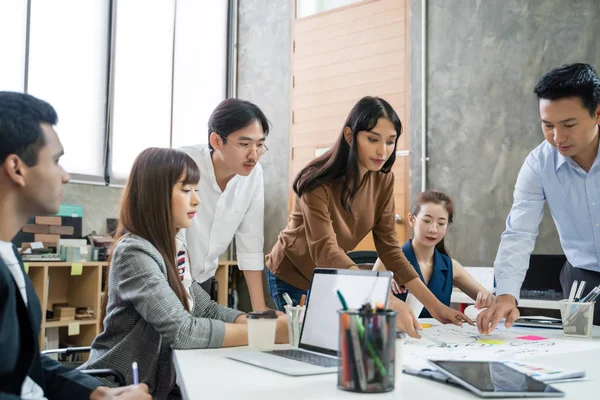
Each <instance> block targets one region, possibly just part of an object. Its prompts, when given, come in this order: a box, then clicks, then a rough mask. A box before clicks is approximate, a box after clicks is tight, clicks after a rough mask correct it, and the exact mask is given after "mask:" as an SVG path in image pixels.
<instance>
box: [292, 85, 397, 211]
mask: <svg viewBox="0 0 600 400" xmlns="http://www.w3.org/2000/svg"><path fill="white" fill-rule="evenodd" d="M379 118H386V119H388V120H389V121H390V122H391V123H392V124H394V128H395V129H396V133H397V136H396V142H395V143H394V151H393V152H392V154H391V155H390V157H389V158H388V159H387V161H386V162H385V164H383V167H382V168H381V172H383V173H386V174H387V173H388V172H390V171H391V170H392V166H393V165H394V162H395V161H396V145H397V144H398V138H399V137H400V135H401V134H402V122H400V118H399V117H398V114H396V111H394V109H393V108H392V106H391V105H390V104H389V103H388V102H387V101H385V100H384V99H382V98H380V97H371V96H366V97H363V98H362V99H360V100H359V101H358V103H356V105H355V106H354V107H353V108H352V111H350V115H348V118H347V119H346V122H345V123H344V126H343V128H342V132H341V133H340V136H339V138H338V140H337V142H336V144H335V145H334V146H333V147H332V148H331V149H329V150H328V151H327V152H326V153H325V154H323V155H322V156H320V157H318V158H316V159H314V160H313V161H311V162H310V163H309V164H308V165H307V166H306V167H304V168H303V169H302V171H300V173H299V174H298V176H296V179H294V184H293V189H294V192H296V194H297V195H298V197H301V196H302V195H303V194H304V193H308V192H310V191H311V190H313V189H315V188H316V187H318V186H320V185H323V184H325V183H329V182H332V181H334V180H336V179H342V198H341V202H342V206H343V207H344V209H346V210H347V211H348V212H352V201H353V200H354V198H355V197H356V194H357V193H358V191H359V190H360V188H361V186H362V184H363V182H364V179H363V181H362V182H361V181H360V173H359V170H358V144H357V143H358V142H357V140H356V136H357V135H358V132H360V131H370V130H371V129H373V128H374V127H375V125H377V121H378V120H379ZM346 127H348V128H350V129H351V130H352V140H351V141H350V144H348V142H347V141H346V139H345V138H344V129H345V128H346ZM368 173H369V172H367V174H368Z"/></svg>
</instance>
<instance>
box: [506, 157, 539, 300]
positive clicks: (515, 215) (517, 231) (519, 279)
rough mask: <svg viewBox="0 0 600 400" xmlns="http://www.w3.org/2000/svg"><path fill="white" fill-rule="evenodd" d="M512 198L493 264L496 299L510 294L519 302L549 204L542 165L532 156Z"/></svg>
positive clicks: (522, 171) (525, 166)
mask: <svg viewBox="0 0 600 400" xmlns="http://www.w3.org/2000/svg"><path fill="white" fill-rule="evenodd" d="M513 197H514V201H513V205H512V208H511V210H510V214H509V215H508V218H507V219H506V229H505V230H504V232H503V233H502V237H501V240H500V246H499V247H498V253H497V254H496V261H495V262H494V274H495V277H496V295H498V296H499V295H502V294H510V295H512V296H514V297H515V299H517V300H519V293H520V291H521V285H522V284H523V280H524V279H525V274H526V273H527V269H528V268H529V257H530V255H531V253H532V252H533V248H534V246H535V239H536V237H537V235H538V229H539V226H540V222H541V221H542V217H543V215H544V202H545V200H546V196H545V194H544V188H543V185H542V180H541V177H540V171H539V163H538V160H537V159H536V158H535V157H534V155H533V154H529V156H528V157H527V159H526V160H525V162H524V163H523V166H522V167H521V171H519V176H518V177H517V183H516V184H515V191H514V196H513Z"/></svg>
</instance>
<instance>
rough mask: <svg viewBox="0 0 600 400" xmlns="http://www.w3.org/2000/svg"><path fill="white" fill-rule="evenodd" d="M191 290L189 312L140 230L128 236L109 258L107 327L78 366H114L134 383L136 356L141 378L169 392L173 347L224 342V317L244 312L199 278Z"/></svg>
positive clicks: (159, 392)
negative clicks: (222, 301)
mask: <svg viewBox="0 0 600 400" xmlns="http://www.w3.org/2000/svg"><path fill="white" fill-rule="evenodd" d="M191 293H192V298H193V299H194V307H193V309H192V313H191V315H190V313H188V312H187V311H186V310H185V308H183V305H182V304H181V301H179V298H178V297H177V296H176V295H175V292H173V290H172V289H171V287H170V286H169V283H168V282H167V271H166V265H165V263H164V261H163V258H162V256H161V255H160V253H159V252H158V250H157V249H156V248H155V247H154V246H153V245H152V244H151V243H150V242H148V241H147V240H145V239H143V238H141V237H139V236H135V235H131V234H130V235H127V236H126V237H124V238H123V239H122V240H121V241H120V242H119V243H118V244H117V246H116V248H115V251H114V255H113V259H112V262H111V264H110V270H109V279H108V305H107V308H106V317H105V318H104V332H102V333H101V334H100V335H99V336H98V337H97V338H96V339H95V340H94V342H93V343H92V351H91V353H90V358H89V360H88V361H87V362H86V363H85V364H83V365H82V366H81V367H80V368H81V369H87V368H113V369H116V370H118V371H120V372H121V373H123V375H124V376H125V377H126V379H127V383H128V384H132V383H133V375H132V370H131V364H132V363H133V362H134V361H136V362H137V363H138V369H139V378H140V383H141V382H144V383H146V384H147V385H148V387H149V389H150V393H151V394H152V396H153V397H154V398H156V399H164V398H166V397H167V394H168V393H169V392H170V391H171V389H172V387H173V385H174V384H175V368H174V366H173V361H172V349H198V348H211V347H220V346H221V344H222V343H223V337H224V336H225V322H234V321H235V319H236V318H237V317H238V316H240V315H241V314H243V313H241V312H239V311H236V310H232V309H229V308H227V307H224V306H220V305H218V304H217V303H215V302H214V301H212V300H211V299H210V296H209V295H208V294H207V293H206V292H205V291H204V290H203V289H202V288H201V287H200V284H199V283H198V282H196V281H194V282H193V283H192V286H191ZM107 384H110V382H107Z"/></svg>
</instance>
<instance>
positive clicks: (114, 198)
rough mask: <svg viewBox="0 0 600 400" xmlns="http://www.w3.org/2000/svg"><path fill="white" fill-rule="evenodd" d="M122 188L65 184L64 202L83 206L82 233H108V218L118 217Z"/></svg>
mask: <svg viewBox="0 0 600 400" xmlns="http://www.w3.org/2000/svg"><path fill="white" fill-rule="evenodd" d="M121 192H122V189H119V188H112V187H106V186H96V185H87V184H78V183H69V184H67V185H65V199H64V201H63V203H64V204H77V205H80V206H82V207H83V226H82V234H83V235H84V236H85V235H88V234H89V233H91V232H92V231H96V233H98V234H104V233H106V219H107V218H118V216H119V201H120V200H121Z"/></svg>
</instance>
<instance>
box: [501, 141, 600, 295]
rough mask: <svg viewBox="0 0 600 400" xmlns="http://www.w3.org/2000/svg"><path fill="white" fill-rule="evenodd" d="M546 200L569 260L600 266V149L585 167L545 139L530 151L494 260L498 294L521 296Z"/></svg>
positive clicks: (590, 267)
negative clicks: (564, 154) (589, 165)
mask: <svg viewBox="0 0 600 400" xmlns="http://www.w3.org/2000/svg"><path fill="white" fill-rule="evenodd" d="M546 201H547V202H548V207H549V208H550V212H551V213H552V218H553V219H554V224H555V225H556V229H557V230H558V236H559V237H560V244H561V246H562V248H563V251H564V252H565V256H566V257H567V260H569V263H571V265H572V266H573V267H575V268H581V269H585V270H589V271H596V272H600V151H599V152H598V155H597V156H596V159H595V161H594V164H593V165H592V168H591V169H590V171H589V172H585V171H584V170H583V169H582V168H581V167H580V166H579V165H578V164H577V163H576V162H575V161H573V159H572V158H571V157H564V156H562V155H561V154H560V153H559V152H558V151H557V150H556V149H555V148H554V147H552V146H551V145H550V144H549V143H548V142H546V141H544V142H543V143H542V144H540V145H539V146H538V147H536V148H535V149H534V150H533V151H532V152H531V153H529V156H527V159H525V162H524V163H523V166H522V167H521V171H520V172H519V176H518V178H517V183H516V184H515V192H514V202H513V206H512V209H511V210H510V214H509V215H508V218H507V220H506V230H505V231H504V233H503V234H502V239H501V241H500V247H499V248H498V254H497V255H496V261H495V262H494V272H495V275H496V294H497V295H501V294H511V295H513V296H514V297H515V298H516V299H517V300H518V299H519V293H520V289H521V284H522V283H523V280H524V279H525V273H526V272H527V268H528V267H529V256H530V255H531V252H532V251H533V248H534V245H535V239H536V237H537V234H538V227H539V225H540V222H541V220H542V215H543V213H544V203H545V202H546Z"/></svg>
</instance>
